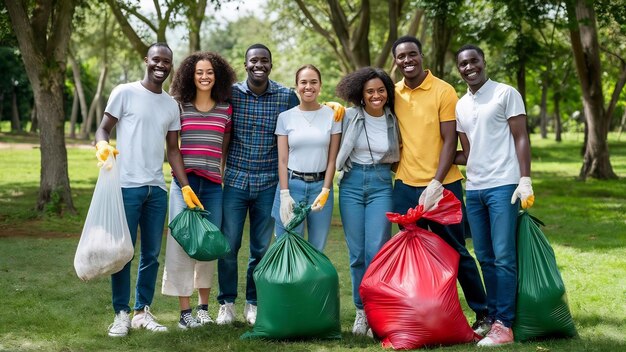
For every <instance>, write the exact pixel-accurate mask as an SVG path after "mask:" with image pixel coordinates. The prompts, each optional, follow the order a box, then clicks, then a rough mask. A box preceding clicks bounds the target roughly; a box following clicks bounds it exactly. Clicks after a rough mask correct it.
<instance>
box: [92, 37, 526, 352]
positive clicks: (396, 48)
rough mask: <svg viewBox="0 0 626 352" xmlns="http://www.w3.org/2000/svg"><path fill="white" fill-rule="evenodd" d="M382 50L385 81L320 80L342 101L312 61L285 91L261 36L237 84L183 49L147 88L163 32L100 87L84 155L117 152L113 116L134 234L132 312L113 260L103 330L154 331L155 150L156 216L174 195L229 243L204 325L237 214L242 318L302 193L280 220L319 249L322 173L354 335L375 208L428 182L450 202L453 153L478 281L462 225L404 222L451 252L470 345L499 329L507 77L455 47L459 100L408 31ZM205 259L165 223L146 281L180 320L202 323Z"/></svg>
mask: <svg viewBox="0 0 626 352" xmlns="http://www.w3.org/2000/svg"><path fill="white" fill-rule="evenodd" d="M392 54H393V59H394V62H395V65H396V66H397V67H398V70H399V72H400V73H401V74H402V76H403V79H402V80H400V81H399V82H398V83H396V84H395V85H394V83H393V80H392V79H391V78H390V76H389V75H388V74H387V73H385V72H384V71H383V70H381V69H379V68H373V67H365V68H361V69H358V70H356V71H355V72H352V73H350V74H348V75H346V76H345V77H343V78H342V79H341V81H340V82H339V84H338V85H337V87H336V93H337V96H338V97H340V98H342V99H343V100H345V101H347V102H349V103H351V104H352V105H353V107H350V108H348V109H344V108H343V107H342V106H341V105H339V104H337V103H327V104H326V105H325V104H321V103H320V102H319V101H318V97H319V94H320V91H321V87H322V74H321V73H320V71H319V69H318V68H316V67H315V66H313V65H304V66H302V67H301V68H299V69H298V71H297V72H296V74H295V91H294V89H290V88H287V87H285V86H282V85H280V84H279V83H277V82H274V81H272V80H270V79H269V74H270V72H271V70H272V54H271V51H270V50H269V49H268V48H267V47H266V46H264V45H262V44H255V45H252V46H250V47H249V48H248V49H247V51H246V54H245V69H246V72H247V79H246V80H244V81H242V82H238V83H235V73H234V71H233V69H232V68H231V66H230V65H229V64H228V63H227V62H226V60H224V59H223V58H222V57H221V56H220V55H218V54H216V53H212V52H198V53H194V54H192V55H190V56H189V57H187V58H185V59H184V60H183V62H182V63H181V65H180V66H179V68H178V70H177V71H176V73H175V75H174V79H173V82H172V85H171V96H170V95H169V94H168V93H166V92H165V91H163V88H162V85H163V82H164V81H165V80H166V78H167V77H168V76H169V74H170V72H171V70H172V65H173V59H172V56H173V55H172V51H171V49H170V48H169V47H168V46H167V45H166V44H164V43H156V44H154V45H152V46H151V47H150V48H149V49H148V53H147V56H146V58H145V59H144V61H145V64H146V71H145V75H144V78H143V79H142V80H141V81H139V82H133V83H127V84H122V85H119V86H118V87H116V88H115V89H114V90H113V92H112V93H111V96H110V98H109V101H108V103H107V107H106V109H105V116H104V118H103V120H102V123H101V125H100V127H99V128H98V130H97V132H96V148H97V152H96V155H97V157H98V159H100V160H101V161H103V160H106V158H107V157H109V156H112V155H118V150H117V149H116V148H114V147H113V146H111V145H110V144H109V143H108V141H109V135H110V133H111V131H112V129H113V128H114V127H115V126H117V127H116V128H117V147H118V149H119V155H118V156H117V159H118V163H119V165H120V178H121V183H122V194H123V199H124V207H125V212H126V217H127V219H128V225H129V229H130V232H131V237H132V240H133V243H136V239H137V231H138V228H139V229H140V231H141V251H140V253H141V254H140V258H139V261H140V262H139V268H138V275H137V282H136V286H135V305H134V307H133V310H134V314H133V316H132V318H131V315H130V313H131V309H130V307H129V301H130V290H131V285H130V263H128V264H127V265H126V266H125V267H124V269H122V270H121V271H120V272H118V273H115V274H113V275H112V301H113V309H114V312H115V319H114V322H113V324H111V325H110V327H109V331H108V334H109V336H126V335H127V334H128V332H129V329H130V328H131V327H132V328H145V329H148V330H151V331H166V330H167V328H166V327H165V326H163V325H161V324H160V323H158V322H157V320H156V319H155V317H154V316H153V315H152V313H151V312H150V305H151V303H152V299H153V296H154V290H155V284H156V277H157V271H158V267H159V262H158V256H159V252H160V248H161V240H162V233H163V224H164V222H165V218H166V213H167V208H168V201H167V191H166V185H165V181H164V177H163V170H162V162H163V160H164V156H165V155H164V150H167V160H168V162H169V164H170V165H171V169H172V174H173V180H172V182H171V186H170V194H169V219H170V221H171V220H172V219H173V218H174V217H175V216H176V215H177V214H179V213H180V212H181V211H182V210H183V209H184V208H185V207H191V208H193V207H201V208H203V209H204V207H205V206H206V209H207V210H208V211H209V215H208V220H209V221H211V222H212V223H214V224H215V225H217V226H218V227H221V229H222V232H223V233H224V235H225V237H226V239H227V240H228V242H229V244H230V247H231V252H230V253H229V254H228V255H227V256H225V257H224V258H221V259H219V260H218V263H217V271H218V282H219V293H218V295H217V300H218V302H219V305H220V307H219V312H218V315H217V318H216V320H215V322H216V323H217V324H230V323H232V322H233V321H234V320H235V316H236V314H235V305H234V304H235V300H236V298H237V287H238V268H237V256H238V252H239V249H240V247H241V241H242V236H243V228H244V224H245V221H246V217H248V216H249V219H250V234H249V235H250V253H249V260H248V268H247V273H246V297H245V305H244V309H243V315H244V319H245V320H246V322H247V323H249V324H254V323H255V320H256V306H257V295H256V288H255V283H254V280H253V271H254V269H255V267H256V265H257V264H258V263H259V262H260V260H261V259H262V257H263V255H264V254H265V252H266V251H267V249H268V247H269V245H270V242H271V239H272V234H275V235H276V236H282V235H283V234H284V233H285V231H286V230H285V227H286V225H287V224H288V223H289V222H290V220H291V219H292V218H293V209H294V207H295V206H296V205H298V204H307V205H311V210H312V211H311V212H310V213H309V214H308V215H307V217H306V219H305V221H304V222H303V223H302V224H301V225H299V226H298V227H296V228H294V229H293V231H295V232H296V233H298V234H299V235H301V236H304V231H305V228H306V231H307V238H308V241H309V242H310V243H311V245H313V246H314V247H315V248H317V249H318V250H320V251H323V249H324V246H325V244H326V240H327V237H328V233H329V231H330V225H331V217H332V210H333V209H332V208H333V203H334V202H333V179H334V177H335V173H336V172H338V174H339V175H338V186H339V208H340V214H341V220H342V224H343V230H344V233H345V240H346V244H347V247H348V251H349V258H350V274H351V281H352V292H353V301H354V305H355V308H356V316H355V320H354V324H353V327H352V332H353V333H354V334H357V335H365V334H368V332H369V325H368V322H367V317H366V315H365V313H364V310H363V302H362V300H361V298H360V296H359V285H360V283H361V280H362V278H363V276H364V274H365V271H366V270H367V267H368V265H369V263H370V262H371V260H372V258H373V257H374V256H375V255H376V253H377V252H378V250H379V249H380V248H381V247H382V246H383V245H384V244H385V242H386V241H387V240H388V239H389V238H390V236H391V224H390V222H389V221H388V220H387V218H386V216H385V214H386V213H387V212H390V211H394V212H398V213H405V212H406V211H407V210H408V209H409V208H414V207H416V206H418V205H421V206H422V207H423V209H424V210H425V211H427V210H429V209H432V208H434V207H436V206H437V203H438V201H439V200H440V199H441V198H442V194H443V189H448V190H450V191H451V192H452V193H453V194H454V195H455V196H456V197H457V198H458V199H459V200H460V201H461V203H462V204H463V187H462V183H461V181H462V179H463V176H462V174H461V172H460V171H459V169H458V167H457V165H464V164H466V165H467V182H466V189H467V211H465V209H464V214H466V215H467V220H468V221H469V225H470V228H471V232H472V238H473V241H474V247H475V253H476V256H477V258H478V261H479V263H480V268H481V269H482V273H483V277H484V281H485V285H484V286H483V283H482V281H481V278H480V274H479V270H478V267H477V265H476V262H475V261H474V258H473V257H472V256H471V255H470V253H469V251H468V250H467V248H466V247H465V227H464V224H457V225H451V226H443V225H440V224H437V223H435V222H430V221H426V220H424V221H423V222H422V221H420V223H419V224H418V225H420V226H423V227H429V228H430V229H431V231H433V232H434V233H436V234H437V235H439V236H440V237H441V238H443V239H444V240H445V241H446V242H447V243H448V244H449V245H450V246H452V247H453V248H454V249H455V250H456V251H457V252H459V254H460V258H461V259H460V263H459V274H458V280H459V282H460V284H461V288H462V290H463V292H464V294H465V297H466V300H467V302H468V305H469V306H470V308H471V309H472V310H473V311H474V312H475V313H476V322H475V323H474V325H473V328H474V329H475V332H477V333H479V334H481V335H483V336H485V335H486V337H485V338H484V339H482V340H481V341H480V342H479V345H484V346H493V345H501V344H506V343H510V342H512V341H513V335H512V330H511V326H512V323H513V320H514V319H515V317H514V313H515V293H516V254H515V253H516V249H515V224H516V217H517V211H518V208H519V205H520V201H519V200H521V205H522V207H524V208H526V207H529V206H531V205H532V202H533V201H534V196H533V191H532V185H531V181H530V151H529V142H528V135H527V132H526V116H525V110H524V105H523V101H522V99H521V97H520V95H519V93H518V92H517V91H516V90H515V89H513V88H512V87H510V86H508V85H505V84H501V83H497V82H494V81H492V80H490V79H488V78H487V74H486V71H485V67H486V62H485V57H484V53H483V51H482V50H481V49H480V48H478V47H476V46H473V45H467V46H463V47H462V48H461V49H459V51H458V52H457V54H456V63H457V68H458V71H459V73H460V75H461V77H462V78H463V79H464V80H465V81H466V82H467V85H468V92H467V93H466V94H465V95H464V96H463V97H462V98H461V99H460V100H459V99H458V98H457V95H456V92H455V90H454V89H453V87H452V86H451V85H449V84H448V83H446V82H444V81H443V80H441V79H439V78H437V77H435V76H434V75H433V74H432V73H431V72H430V71H429V70H425V69H424V68H423V62H422V59H423V54H422V44H421V43H420V41H419V40H417V39H416V38H414V37H411V36H404V37H401V38H399V39H398V40H397V41H396V42H395V43H394V45H393V48H392ZM172 98H173V99H172ZM457 101H458V102H457ZM179 137H180V146H179ZM459 139H460V141H461V146H462V150H461V151H457V143H458V140H459ZM163 141H164V142H163ZM164 147H166V148H164ZM392 172H395V181H393V177H392ZM329 200H330V201H329ZM214 266H215V264H214V262H201V261H196V260H193V259H191V258H190V257H188V256H187V255H186V253H185V252H184V250H183V249H182V248H181V247H180V246H179V245H178V243H177V242H176V241H175V240H174V239H173V238H172V237H171V236H170V235H168V236H167V243H166V254H165V269H164V274H163V283H162V293H163V294H165V295H169V296H177V297H178V298H179V304H180V311H181V312H180V320H179V322H178V326H179V327H180V328H182V329H186V328H193V327H197V326H201V325H204V324H207V323H211V322H213V319H212V318H211V316H210V315H209V313H208V299H209V295H210V290H211V283H212V281H213V275H214V271H215V268H214ZM485 288H486V292H485ZM196 289H197V290H198V301H199V305H198V306H197V308H196V314H195V316H194V315H193V311H192V308H191V303H190V297H191V296H192V294H193V291H194V290H196Z"/></svg>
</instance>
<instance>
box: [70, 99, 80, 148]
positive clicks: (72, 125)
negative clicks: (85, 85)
mask: <svg viewBox="0 0 626 352" xmlns="http://www.w3.org/2000/svg"><path fill="white" fill-rule="evenodd" d="M77 117H78V93H77V92H76V89H74V98H73V99H72V113H71V114H70V138H76V119H77Z"/></svg>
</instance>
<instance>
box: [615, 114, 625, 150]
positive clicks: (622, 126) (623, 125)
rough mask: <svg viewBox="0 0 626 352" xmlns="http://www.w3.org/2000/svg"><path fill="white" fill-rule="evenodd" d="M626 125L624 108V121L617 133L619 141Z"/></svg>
mask: <svg viewBox="0 0 626 352" xmlns="http://www.w3.org/2000/svg"><path fill="white" fill-rule="evenodd" d="M625 126H626V109H624V113H623V114H622V122H621V123H620V124H619V130H618V133H617V141H618V142H619V139H620V137H621V136H622V131H623V130H624V127H625Z"/></svg>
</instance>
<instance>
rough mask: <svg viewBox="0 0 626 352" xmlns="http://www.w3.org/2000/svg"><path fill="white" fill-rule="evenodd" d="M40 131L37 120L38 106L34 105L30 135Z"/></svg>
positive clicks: (31, 113)
mask: <svg viewBox="0 0 626 352" xmlns="http://www.w3.org/2000/svg"><path fill="white" fill-rule="evenodd" d="M37 130H39V120H38V119H37V105H35V104H33V108H32V110H31V112H30V133H37Z"/></svg>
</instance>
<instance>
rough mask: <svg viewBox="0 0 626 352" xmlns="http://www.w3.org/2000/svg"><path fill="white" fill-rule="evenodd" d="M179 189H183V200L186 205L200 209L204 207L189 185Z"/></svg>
mask: <svg viewBox="0 0 626 352" xmlns="http://www.w3.org/2000/svg"><path fill="white" fill-rule="evenodd" d="M180 190H181V191H183V199H184V200H185V203H186V204H187V206H188V207H190V208H195V207H200V209H202V210H204V207H203V206H202V203H200V200H199V199H198V196H196V194H195V193H194V191H193V189H191V187H189V185H187V186H185V187H183V188H181V189H180Z"/></svg>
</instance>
